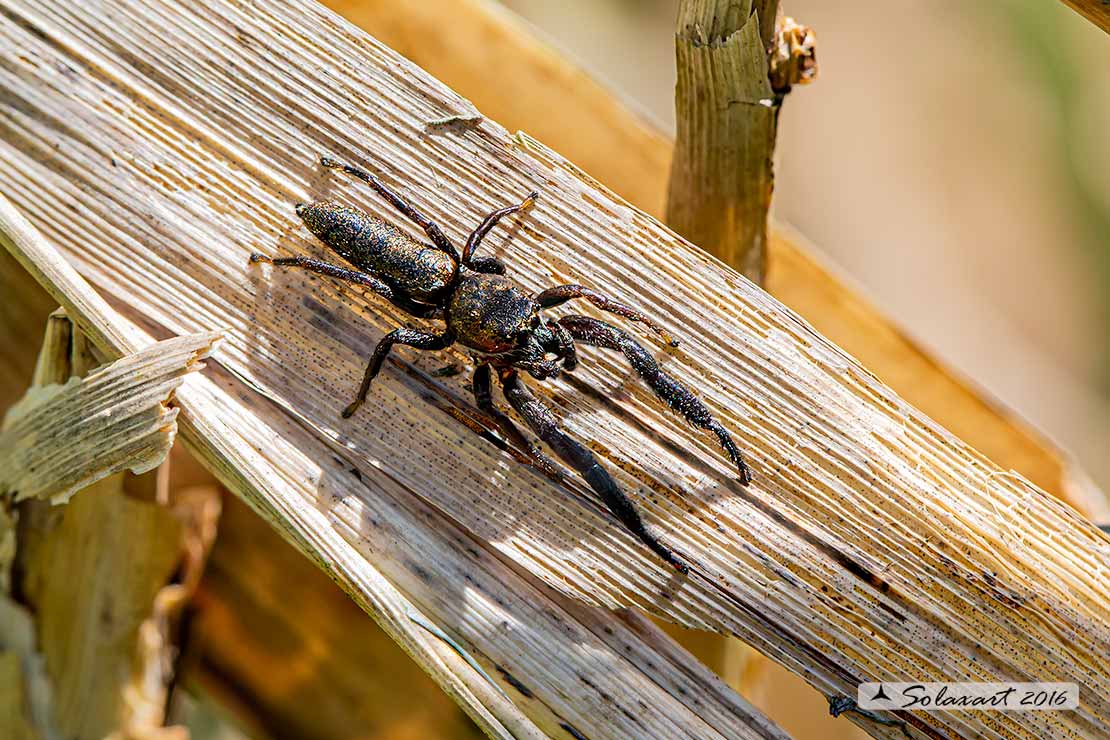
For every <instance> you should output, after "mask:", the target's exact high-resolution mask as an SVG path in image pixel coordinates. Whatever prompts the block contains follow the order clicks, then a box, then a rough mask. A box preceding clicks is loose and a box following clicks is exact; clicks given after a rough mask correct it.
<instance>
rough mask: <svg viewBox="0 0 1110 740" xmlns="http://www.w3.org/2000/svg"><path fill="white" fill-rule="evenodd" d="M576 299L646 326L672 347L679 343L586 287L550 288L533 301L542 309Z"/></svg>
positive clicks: (643, 316)
mask: <svg viewBox="0 0 1110 740" xmlns="http://www.w3.org/2000/svg"><path fill="white" fill-rule="evenodd" d="M574 298H585V299H586V300H587V301H589V302H590V303H592V304H594V305H595V306H597V307H598V308H600V309H601V310H602V311H608V312H609V313H615V314H616V315H618V316H623V317H625V318H626V319H631V320H632V321H638V322H640V323H641V324H646V325H647V326H648V327H649V328H650V329H651V330H652V331H654V332H655V333H656V334H658V335H659V336H661V337H663V340H664V341H666V342H667V343H668V344H670V345H671V346H672V347H677V346H678V342H676V341H675V340H674V339H672V338H671V335H670V334H668V333H667V332H666V331H665V330H664V329H663V328H662V327H661V326H659V325H658V324H656V323H655V322H654V321H652V320H651V319H650V318H648V317H647V315H646V314H643V313H641V312H640V311H637V310H636V309H634V308H632V307H631V306H626V305H624V304H623V303H620V302H618V301H614V300H613V299H612V298H607V297H606V296H603V295H602V294H601V293H598V292H597V291H595V290H593V289H591V288H587V287H586V286H584V285H559V286H556V287H554V288H548V289H547V290H545V291H542V292H540V293H537V294H536V295H535V296H533V298H532V300H534V301H535V302H536V303H538V304H539V306H540V308H551V307H552V306H558V305H560V304H563V303H566V302H567V301H569V300H571V299H574Z"/></svg>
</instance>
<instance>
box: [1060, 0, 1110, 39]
mask: <svg viewBox="0 0 1110 740" xmlns="http://www.w3.org/2000/svg"><path fill="white" fill-rule="evenodd" d="M1064 4H1065V5H1067V6H1068V7H1069V8H1071V9H1072V10H1074V11H1075V12H1076V13H1079V14H1080V15H1081V16H1083V17H1084V18H1086V19H1087V20H1089V21H1090V22H1091V23H1094V24H1095V25H1096V26H1098V27H1099V28H1101V29H1102V30H1103V31H1106V32H1107V33H1110V3H1108V2H1106V0H1064Z"/></svg>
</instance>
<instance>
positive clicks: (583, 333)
mask: <svg viewBox="0 0 1110 740" xmlns="http://www.w3.org/2000/svg"><path fill="white" fill-rule="evenodd" d="M559 324H560V325H562V326H563V327H565V328H566V329H567V331H569V332H570V334H571V336H573V337H574V338H575V339H576V340H578V341H579V342H582V343H583V344H591V345H593V346H595V347H604V348H605V349H615V350H619V351H620V352H623V353H624V356H625V357H626V358H627V359H628V362H629V364H631V365H632V367H633V368H635V370H636V372H637V373H639V374H640V377H641V378H643V379H644V381H645V382H646V383H647V384H648V385H649V386H650V387H651V389H652V390H653V391H654V392H655V395H656V396H658V397H659V398H660V399H662V400H663V401H665V402H666V404H667V405H668V406H670V407H671V409H672V410H674V411H677V412H678V413H680V414H682V415H683V416H684V417H686V421H688V422H690V423H691V424H693V425H694V426H696V427H698V428H699V429H706V430H709V431H711V432H713V433H714V434H716V435H717V439H719V440H720V441H721V446H722V447H723V448H724V449H725V452H727V453H728V456H729V457H730V458H731V459H732V462H733V464H734V465H735V466H736V469H737V471H739V473H740V482H741V483H743V484H744V485H745V486H746V485H748V484H749V483H751V480H752V471H751V469H750V468H748V466H747V464H746V463H745V462H744V459H743V458H742V457H741V456H740V450H738V449H737V448H736V444H735V443H734V442H733V441H732V437H731V436H730V435H729V433H728V431H727V430H726V429H725V428H724V427H723V426H721V423H720V422H719V421H717V420H716V419H714V418H713V415H712V414H711V413H710V411H709V408H708V407H706V405H705V404H704V403H702V402H701V400H700V399H699V398H698V397H697V396H695V395H694V394H693V393H692V392H691V391H690V389H688V388H686V387H685V386H684V385H682V384H681V383H679V382H678V381H677V380H675V379H674V378H672V377H671V376H670V375H667V374H666V373H665V372H663V370H662V369H660V367H659V363H657V362H656V361H655V358H654V357H652V356H651V353H649V352H648V351H647V350H646V349H644V348H643V347H642V346H641V345H640V344H639V343H638V342H637V341H636V340H635V339H633V338H632V337H630V336H628V334H626V333H625V332H624V331H622V330H621V329H618V328H617V327H615V326H613V325H611V324H607V323H605V322H604V321H598V320H597V319H592V318H590V317H588V316H565V317H563V318H561V319H559Z"/></svg>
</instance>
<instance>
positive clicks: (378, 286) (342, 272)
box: [250, 252, 443, 319]
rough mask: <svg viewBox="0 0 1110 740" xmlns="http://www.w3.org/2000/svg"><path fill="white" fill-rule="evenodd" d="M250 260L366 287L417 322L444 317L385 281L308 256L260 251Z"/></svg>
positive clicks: (435, 308) (437, 310) (441, 310)
mask: <svg viewBox="0 0 1110 740" xmlns="http://www.w3.org/2000/svg"><path fill="white" fill-rule="evenodd" d="M250 260H251V262H268V263H269V264H271V265H273V266H274V267H295V268H298V269H301V270H308V271H309V272H315V273H317V274H319V275H327V276H328V277H332V278H335V279H337V280H345V281H347V282H348V283H355V284H356V285H365V286H366V287H367V288H369V289H370V290H372V291H374V292H375V293H377V294H378V295H380V296H381V297H383V298H385V299H387V300H388V301H389V302H390V303H392V304H393V305H394V306H396V307H397V308H399V309H401V310H402V311H405V312H406V313H408V314H411V315H413V316H415V317H417V318H420V319H434V318H440V317H441V316H442V315H443V309H442V308H440V307H439V306H429V305H427V304H423V303H417V302H415V301H413V300H412V299H410V298H409V297H408V296H406V295H403V294H401V293H399V292H398V291H396V290H394V289H393V287H392V286H390V285H388V284H387V283H386V282H385V281H383V280H380V279H378V278H376V277H374V276H373V275H371V274H369V273H365V272H359V271H358V270H351V269H349V268H346V267H340V266H339V265H333V264H331V263H329V262H321V261H320V260H315V259H311V258H309V257H267V256H266V255H264V254H261V253H260V252H255V253H254V254H252V255H251V257H250Z"/></svg>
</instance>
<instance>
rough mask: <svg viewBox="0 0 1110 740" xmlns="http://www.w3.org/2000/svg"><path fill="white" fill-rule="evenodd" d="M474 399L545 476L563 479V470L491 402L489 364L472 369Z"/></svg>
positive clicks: (558, 479)
mask: <svg viewBox="0 0 1110 740" xmlns="http://www.w3.org/2000/svg"><path fill="white" fill-rule="evenodd" d="M473 388H474V400H475V401H477V402H478V408H479V409H481V410H482V411H484V412H485V413H486V414H487V415H489V416H491V417H493V420H494V421H495V422H497V426H498V427H499V428H500V429H501V433H502V434H504V435H505V436H506V437H507V438H508V439H509V442H511V443H512V444H514V445H516V446H517V447H518V448H520V449H521V450H527V451H528V453H529V454H530V455H531V456H532V464H533V465H534V466H535V467H536V468H538V469H539V470H540V472H542V473H543V474H544V475H546V476H547V477H549V478H551V479H553V480H557V481H561V480H562V479H563V471H562V470H560V469H559V466H558V465H556V464H555V461H554V460H552V459H551V458H550V457H548V456H547V455H545V454H543V451H542V450H541V449H540V448H539V447H538V446H537V445H536V444H535V443H533V442H532V440H530V439H528V438H527V437H525V436H524V432H522V431H520V429H518V428H517V426H516V424H514V423H513V420H512V419H510V418H509V417H508V415H507V414H505V413H504V412H502V411H501V409H499V408H497V404H495V403H494V402H493V393H492V384H491V382H490V369H489V365H488V364H486V365H479V366H478V367H477V369H475V370H474V386H473Z"/></svg>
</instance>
